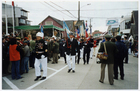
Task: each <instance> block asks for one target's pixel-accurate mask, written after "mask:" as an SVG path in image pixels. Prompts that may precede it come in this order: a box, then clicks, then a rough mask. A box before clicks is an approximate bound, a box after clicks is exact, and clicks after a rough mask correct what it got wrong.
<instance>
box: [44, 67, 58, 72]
mask: <svg viewBox="0 0 140 91" xmlns="http://www.w3.org/2000/svg"><path fill="white" fill-rule="evenodd" d="M47 69H50V70H53V71H58V70H56V69H53V68H49V67H47Z"/></svg>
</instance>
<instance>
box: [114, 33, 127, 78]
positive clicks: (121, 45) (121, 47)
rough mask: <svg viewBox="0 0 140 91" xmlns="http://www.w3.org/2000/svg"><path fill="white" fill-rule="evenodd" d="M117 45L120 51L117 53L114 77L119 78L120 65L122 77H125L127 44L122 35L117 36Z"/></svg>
mask: <svg viewBox="0 0 140 91" xmlns="http://www.w3.org/2000/svg"><path fill="white" fill-rule="evenodd" d="M115 40H116V42H115V45H116V47H117V49H118V53H116V54H115V60H114V79H116V80H118V67H119V69H120V79H122V80H123V79H124V68H123V60H124V57H125V47H126V46H125V44H124V43H123V42H122V41H121V36H119V35H118V36H116V38H115Z"/></svg>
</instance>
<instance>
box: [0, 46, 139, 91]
mask: <svg viewBox="0 0 140 91" xmlns="http://www.w3.org/2000/svg"><path fill="white" fill-rule="evenodd" d="M97 50H98V47H97V48H96V51H97ZM100 70H101V69H100V64H97V63H96V58H95V57H93V58H92V59H90V61H89V64H85V65H83V59H81V60H80V63H79V64H76V69H75V71H76V72H75V73H72V72H71V73H68V72H67V71H68V66H67V65H66V64H65V62H64V58H62V57H61V58H60V59H59V61H58V64H51V62H49V63H48V70H47V79H45V80H43V81H40V80H38V81H34V79H35V78H36V76H35V70H34V69H33V68H31V69H30V70H29V73H25V74H23V75H22V77H24V78H22V79H19V80H12V79H11V75H7V76H3V77H2V90H12V89H14V90H15V89H18V90H23V89H24V90H27V89H28V90H45V89H47V90H138V58H136V57H133V56H132V55H129V63H128V64H124V73H125V76H124V80H121V79H118V80H114V85H110V84H109V81H108V72H107V67H106V72H105V80H104V83H100V82H99V78H100ZM42 73H43V72H42Z"/></svg>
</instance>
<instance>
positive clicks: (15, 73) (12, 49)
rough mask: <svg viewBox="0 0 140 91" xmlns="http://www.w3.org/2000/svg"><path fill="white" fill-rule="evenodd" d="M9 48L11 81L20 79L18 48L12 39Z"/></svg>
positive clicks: (15, 41)
mask: <svg viewBox="0 0 140 91" xmlns="http://www.w3.org/2000/svg"><path fill="white" fill-rule="evenodd" d="M10 42H11V44H10V46H9V58H10V61H11V62H12V79H13V80H14V79H21V78H22V77H21V76H20V47H19V46H18V45H17V44H16V43H17V40H16V39H15V38H12V39H11V40H10Z"/></svg>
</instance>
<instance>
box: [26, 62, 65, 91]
mask: <svg viewBox="0 0 140 91" xmlns="http://www.w3.org/2000/svg"><path fill="white" fill-rule="evenodd" d="M66 67H67V65H66V66H64V67H63V68H61V69H59V70H58V71H56V72H54V73H53V74H51V75H50V76H48V77H47V78H46V79H45V80H42V81H39V82H38V83H36V84H34V85H32V86H30V87H28V88H26V89H28V90H30V89H33V88H34V87H36V86H37V85H39V84H41V83H42V82H44V81H46V80H47V79H49V78H51V77H52V76H54V75H55V74H57V73H58V72H60V71H61V70H63V69H64V68H66Z"/></svg>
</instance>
